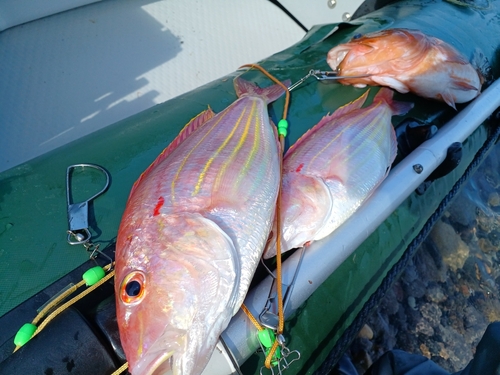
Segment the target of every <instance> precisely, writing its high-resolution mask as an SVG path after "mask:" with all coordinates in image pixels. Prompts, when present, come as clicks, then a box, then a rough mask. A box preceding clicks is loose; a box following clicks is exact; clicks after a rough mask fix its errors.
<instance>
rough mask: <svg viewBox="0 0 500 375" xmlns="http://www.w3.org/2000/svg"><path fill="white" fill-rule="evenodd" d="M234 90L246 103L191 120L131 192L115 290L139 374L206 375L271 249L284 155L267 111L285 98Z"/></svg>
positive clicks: (124, 338) (267, 91)
mask: <svg viewBox="0 0 500 375" xmlns="http://www.w3.org/2000/svg"><path fill="white" fill-rule="evenodd" d="M289 83H290V82H289V81H286V82H285V83H284V84H286V85H289ZM234 86H235V90H236V93H237V95H238V99H237V100H236V101H235V102H233V103H232V104H231V105H229V106H228V107H227V108H226V109H225V110H223V111H222V112H220V113H218V114H215V113H214V112H213V111H212V110H211V109H210V108H209V109H207V110H206V111H204V112H202V113H201V114H199V115H198V116H197V117H195V118H194V119H193V120H192V121H190V122H189V123H188V124H187V125H186V126H185V127H184V129H183V130H182V131H181V132H180V133H179V135H178V136H177V138H176V139H174V141H172V143H171V144H170V145H169V146H168V147H167V148H166V149H165V150H164V151H163V152H162V153H161V154H160V155H159V156H158V157H157V159H156V160H155V161H154V162H153V163H152V164H151V165H150V166H149V167H148V168H147V169H146V170H145V171H144V172H143V173H142V175H141V176H140V177H139V178H138V180H137V181H136V182H135V184H134V185H133V187H132V189H131V192H130V195H129V198H128V201H127V204H126V207H125V211H124V213H123V216H122V220H121V223H120V226H119V231H118V236H117V243H116V257H115V258H116V267H115V268H116V276H115V280H116V281H115V292H116V310H117V320H118V326H119V332H120V338H121V342H122V345H123V349H124V351H125V354H126V357H127V360H128V362H129V371H130V372H131V373H132V374H133V375H153V374H154V375H159V374H166V373H168V374H174V375H180V374H182V375H195V374H200V373H201V372H202V371H203V369H204V367H205V366H206V364H207V362H208V360H209V359H210V356H211V354H212V352H213V350H214V348H215V346H216V344H217V340H218V338H219V336H220V334H221V333H222V332H223V330H224V329H225V328H226V327H227V325H228V323H229V321H230V319H231V317H232V316H233V315H234V314H235V313H236V312H237V311H238V309H239V308H240V306H241V304H242V302H243V299H244V297H245V295H246V293H247V291H248V288H249V284H250V281H251V280H252V277H253V274H254V271H255V269H256V267H257V265H258V263H259V260H260V258H261V256H262V253H263V251H264V247H265V243H266V241H267V238H268V236H269V232H270V230H271V227H272V222H273V218H274V214H275V206H276V199H277V195H278V189H279V181H280V158H281V155H282V154H281V151H280V145H279V142H278V137H277V131H276V127H275V126H273V125H272V121H271V120H270V119H269V115H268V112H267V104H268V103H270V102H272V101H274V100H276V99H277V98H279V97H280V96H281V95H282V94H283V93H284V90H283V89H282V88H281V87H280V86H278V85H274V86H270V87H268V88H264V89H261V88H258V87H257V86H255V85H254V84H252V83H250V82H248V81H245V80H243V79H242V78H240V77H237V78H235V80H234Z"/></svg>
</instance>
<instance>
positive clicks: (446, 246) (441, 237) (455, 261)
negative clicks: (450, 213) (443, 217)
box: [430, 220, 469, 272]
mask: <svg viewBox="0 0 500 375" xmlns="http://www.w3.org/2000/svg"><path fill="white" fill-rule="evenodd" d="M430 237H431V239H432V241H434V243H435V245H436V247H437V248H438V249H439V251H440V253H441V256H442V257H443V262H444V263H445V264H446V265H447V266H448V267H449V268H450V269H451V270H452V271H453V272H456V271H457V269H459V268H462V267H463V265H464V263H465V261H466V259H467V257H468V256H469V247H468V246H467V244H466V243H465V242H464V241H462V239H461V238H460V236H459V235H458V234H457V233H456V232H455V229H453V227H452V226H451V225H450V224H446V223H444V222H442V221H440V220H439V221H438V222H437V223H436V224H435V225H434V228H433V229H432V231H431V233H430Z"/></svg>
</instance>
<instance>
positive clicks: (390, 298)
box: [347, 145, 500, 374]
mask: <svg viewBox="0 0 500 375" xmlns="http://www.w3.org/2000/svg"><path fill="white" fill-rule="evenodd" d="M499 161H500V146H498V145H497V146H495V149H494V150H493V151H492V152H491V153H490V155H489V156H488V158H487V159H486V160H485V161H484V162H483V164H482V165H481V166H480V168H479V169H478V171H477V172H476V173H475V174H474V176H473V177H472V178H471V180H470V181H469V182H468V183H467V184H466V186H465V187H464V188H463V189H462V191H461V192H460V194H459V195H458V196H457V197H456V198H455V200H454V201H453V203H452V204H451V205H450V206H449V207H448V210H447V211H446V212H445V214H444V215H443V217H442V218H441V220H439V221H438V222H437V223H436V225H435V227H434V228H433V230H432V232H431V233H430V235H429V236H428V238H427V239H426V240H425V241H424V243H423V244H422V245H421V247H420V249H419V250H418V252H417V254H416V255H415V258H414V259H413V263H412V264H411V265H410V266H409V267H408V268H407V269H406V270H405V271H404V273H403V274H402V275H401V278H400V279H399V280H398V281H397V282H396V283H395V285H394V286H393V288H392V289H391V290H390V291H389V292H388V293H387V295H386V296H385V297H384V299H383V300H382V301H381V302H380V305H379V306H378V308H377V310H376V311H374V313H373V314H372V316H371V317H370V319H369V321H368V323H367V324H366V325H365V327H364V328H363V329H362V330H361V332H360V333H359V335H358V338H357V339H356V340H355V341H354V342H353V343H352V345H351V347H350V348H349V350H348V353H347V354H348V355H349V356H350V357H351V359H352V361H353V363H354V364H355V366H356V368H357V370H358V373H359V374H364V373H365V371H366V370H367V368H368V367H369V366H370V365H371V364H372V363H373V362H374V361H375V360H377V359H378V358H379V357H380V356H381V355H382V354H383V353H385V352H386V351H387V350H390V349H396V348H397V349H402V350H405V351H407V352H410V353H415V354H421V355H424V356H426V357H428V358H430V359H432V360H433V361H434V362H436V363H437V364H438V365H440V366H441V367H442V368H443V369H445V370H447V371H449V372H456V371H460V370H462V369H463V368H464V367H465V366H466V365H467V364H468V363H469V361H470V360H471V359H472V357H473V355H474V352H475V348H476V345H477V343H478V342H479V340H480V339H481V337H482V335H483V333H484V331H485V329H486V327H487V325H488V324H489V323H490V322H493V321H498V320H500V194H499V192H500V162H499Z"/></svg>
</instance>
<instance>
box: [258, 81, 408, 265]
mask: <svg viewBox="0 0 500 375" xmlns="http://www.w3.org/2000/svg"><path fill="white" fill-rule="evenodd" d="M392 94H393V92H392V91H391V90H390V89H387V88H382V89H381V90H380V91H379V92H378V93H377V95H376V96H375V98H374V99H373V103H372V104H371V105H369V106H368V107H366V108H361V106H362V105H363V104H364V102H365V101H366V98H367V96H368V91H367V92H365V93H364V94H363V95H362V96H361V97H359V98H358V99H356V100H354V101H352V102H351V103H349V104H347V105H345V106H343V107H340V108H339V109H337V110H336V111H335V112H334V113H333V114H331V115H327V116H325V117H323V119H322V120H321V121H320V122H319V123H318V124H317V125H316V126H314V127H313V128H312V129H311V130H309V131H308V132H307V133H305V134H304V135H303V136H302V137H301V138H300V139H299V140H298V141H297V142H296V143H295V144H294V145H293V146H292V147H290V149H289V150H288V152H287V153H286V155H285V157H284V160H283V182H282V184H283V185H282V189H283V190H282V196H281V197H282V198H281V211H280V212H281V231H282V240H281V252H285V251H287V250H290V249H293V248H296V247H301V246H304V245H307V244H309V243H310V242H312V241H316V240H320V239H322V238H324V237H326V236H328V235H329V234H330V233H332V232H333V231H334V230H335V229H336V228H337V227H339V226H340V225H341V224H342V223H343V222H344V221H345V220H346V219H347V218H349V216H351V215H352V214H353V213H354V212H355V211H356V209H357V208H358V207H359V206H360V205H361V204H362V203H363V202H364V201H365V200H366V199H367V198H368V197H369V196H370V195H371V194H372V193H373V191H374V190H375V188H376V187H377V186H378V185H379V184H380V183H381V182H382V181H383V180H384V178H385V177H386V176H387V174H388V173H389V170H390V168H391V164H392V162H393V161H394V158H395V157H396V153H397V141H396V135H395V132H394V128H393V126H392V124H391V116H393V115H399V114H404V113H406V112H407V111H408V110H410V108H412V107H413V104H411V103H403V102H396V101H393V100H392ZM273 232H274V231H273ZM274 255H276V245H275V234H274V233H273V237H272V238H271V240H270V241H269V244H268V247H267V249H266V253H265V258H270V257H272V256H274Z"/></svg>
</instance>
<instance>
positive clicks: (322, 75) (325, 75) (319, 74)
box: [288, 69, 370, 91]
mask: <svg viewBox="0 0 500 375" xmlns="http://www.w3.org/2000/svg"><path fill="white" fill-rule="evenodd" d="M309 77H314V78H316V79H317V80H318V81H336V80H339V79H353V78H366V77H370V74H361V75H357V76H339V73H338V72H336V71H326V70H316V69H311V70H310V71H309V73H307V74H306V75H305V76H304V77H302V78H301V79H299V80H298V81H297V82H295V83H294V84H293V85H291V86H289V87H288V91H292V90H293V89H295V88H296V87H298V86H300V85H301V84H302V83H304V81H306V80H307V79H308V78H309Z"/></svg>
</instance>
